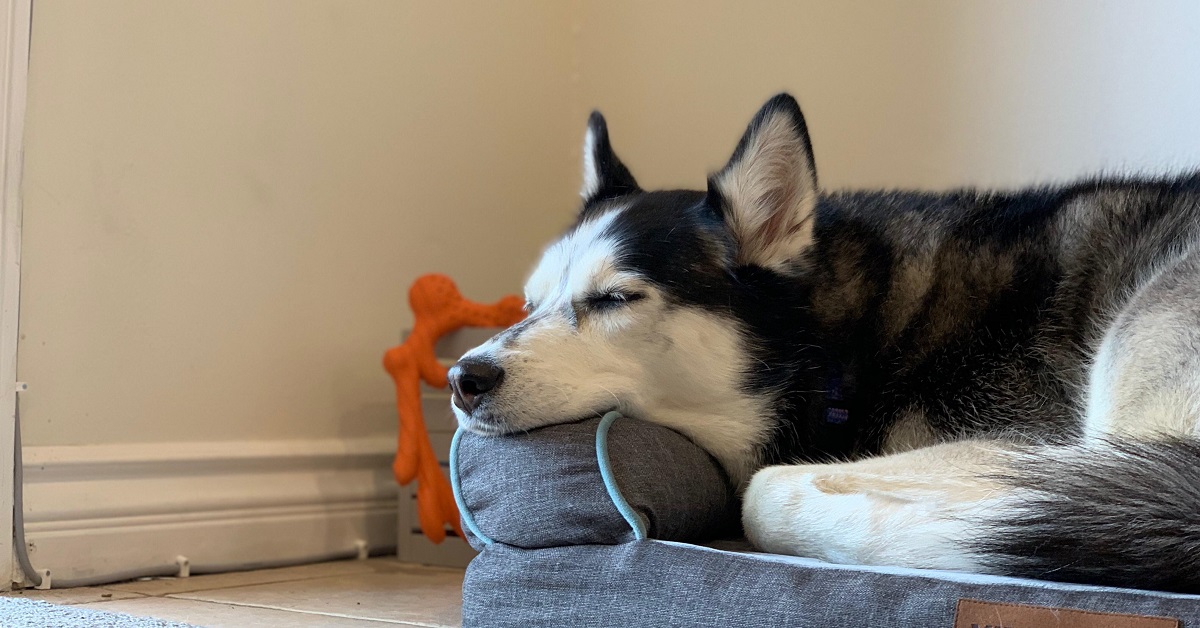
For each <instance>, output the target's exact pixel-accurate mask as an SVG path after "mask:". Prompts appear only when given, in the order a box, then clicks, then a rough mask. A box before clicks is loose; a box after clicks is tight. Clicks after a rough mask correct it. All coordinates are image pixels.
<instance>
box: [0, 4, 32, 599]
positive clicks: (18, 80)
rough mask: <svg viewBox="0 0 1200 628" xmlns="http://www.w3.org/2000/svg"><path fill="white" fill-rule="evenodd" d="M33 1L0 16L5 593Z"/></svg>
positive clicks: (0, 458)
mask: <svg viewBox="0 0 1200 628" xmlns="http://www.w3.org/2000/svg"><path fill="white" fill-rule="evenodd" d="M32 4H33V0H7V2H6V4H5V5H4V9H5V11H4V13H3V15H2V16H0V21H2V22H3V23H2V24H0V36H2V37H3V38H4V41H3V43H2V44H0V51H2V53H0V54H3V55H4V63H3V66H2V71H3V82H0V530H3V532H0V542H2V543H4V549H3V550H0V576H2V575H4V574H10V576H9V577H0V590H8V589H9V588H11V586H12V584H11V583H12V581H14V580H18V581H19V580H21V579H23V577H22V576H20V575H19V574H17V573H16V571H15V569H16V561H15V560H14V556H13V551H12V547H13V527H12V504H13V483H12V480H13V474H12V468H13V427H14V425H13V420H14V412H15V411H16V399H17V397H16V395H17V393H16V388H15V387H14V385H15V383H16V381H17V333H18V332H17V314H18V309H19V301H18V299H19V296H20V292H21V289H20V285H21V167H22V160H23V154H24V149H25V144H24V138H25V98H26V85H27V82H28V76H29V28H30V24H31V18H32Z"/></svg>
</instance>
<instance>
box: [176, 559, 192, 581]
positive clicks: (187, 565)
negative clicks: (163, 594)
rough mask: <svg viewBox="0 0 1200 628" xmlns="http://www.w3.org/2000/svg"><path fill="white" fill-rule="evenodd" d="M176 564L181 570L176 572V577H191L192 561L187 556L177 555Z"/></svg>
mask: <svg viewBox="0 0 1200 628" xmlns="http://www.w3.org/2000/svg"><path fill="white" fill-rule="evenodd" d="M175 566H177V567H179V572H178V573H176V574H175V577H176V578H190V577H191V575H192V562H191V561H190V560H188V557H187V556H176V557H175Z"/></svg>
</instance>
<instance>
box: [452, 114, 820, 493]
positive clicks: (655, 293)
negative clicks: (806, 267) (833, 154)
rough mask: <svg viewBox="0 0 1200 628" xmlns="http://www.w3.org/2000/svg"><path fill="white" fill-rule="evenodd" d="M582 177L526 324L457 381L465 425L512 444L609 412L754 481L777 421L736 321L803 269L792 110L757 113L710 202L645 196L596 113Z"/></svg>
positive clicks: (807, 211) (803, 171)
mask: <svg viewBox="0 0 1200 628" xmlns="http://www.w3.org/2000/svg"><path fill="white" fill-rule="evenodd" d="M583 175H584V176H583V179H584V181H583V188H582V191H581V196H582V197H583V205H582V210H581V211H580V213H579V216H578V218H577V220H576V221H575V224H574V225H573V226H572V227H571V228H570V229H569V230H568V231H567V232H566V233H565V234H564V235H563V236H562V237H561V238H559V239H558V240H557V241H556V242H554V243H553V244H551V245H550V247H549V248H548V249H547V250H546V252H545V254H544V255H543V256H542V259H541V261H540V262H539V263H538V265H537V267H536V268H535V269H534V271H533V274H532V275H531V276H530V278H529V281H528V283H527V284H526V286H525V297H526V299H527V301H528V306H527V308H528V311H529V317H528V318H527V319H526V320H525V321H523V322H521V323H519V324H517V325H514V326H513V327H511V328H509V329H507V330H505V331H504V332H502V333H500V334H498V335H497V336H495V337H494V338H492V339H491V340H489V341H488V342H487V343H485V344H483V345H482V346H479V347H477V348H475V349H473V350H471V351H469V352H468V353H467V354H466V355H464V356H463V357H462V359H461V360H460V361H459V362H458V364H456V365H455V366H454V367H453V368H452V369H451V372H450V380H451V387H452V390H453V402H452V403H453V406H454V412H455V414H456V416H457V417H458V420H459V422H460V423H461V424H462V426H463V427H465V428H467V429H470V430H473V431H476V432H480V433H484V434H503V433H509V432H516V431H523V430H528V429H531V428H535V427H539V426H543V425H548V424H553V423H562V422H567V421H573V420H578V419H581V418H587V417H590V416H598V415H601V414H603V413H604V412H606V411H608V410H614V409H615V410H620V411H621V412H623V413H625V414H628V415H630V416H635V417H639V418H642V419H645V420H649V421H654V422H657V423H661V424H664V425H667V426H669V427H672V428H674V429H676V430H678V431H680V432H682V433H684V434H687V435H688V436H690V437H691V438H692V439H693V440H695V441H696V442H697V443H698V444H699V445H701V446H702V447H704V448H705V449H707V450H708V451H709V452H711V453H712V454H713V455H714V456H715V457H716V458H717V459H718V460H719V461H720V462H721V463H722V464H723V465H724V466H725V467H726V469H727V470H728V471H729V472H730V474H731V476H733V477H734V479H735V481H741V480H743V479H745V478H746V477H747V474H748V473H749V471H750V470H752V469H753V467H754V466H755V465H756V464H757V462H758V458H759V450H760V449H761V447H762V445H764V444H765V442H766V441H767V440H768V439H769V437H770V434H769V433H770V431H771V429H772V426H773V418H774V412H775V411H776V410H775V409H774V408H773V405H774V403H773V401H774V399H773V396H772V395H771V394H770V392H771V382H761V381H759V380H760V379H761V378H760V377H759V375H760V374H761V373H759V372H758V371H761V368H762V367H763V366H764V365H762V364H760V360H761V358H759V357H758V355H759V353H758V351H757V348H756V347H755V344H756V343H757V342H759V341H758V339H757V338H756V336H755V335H754V334H753V333H752V330H750V329H747V324H746V323H745V317H744V316H742V315H740V313H739V310H743V309H745V308H747V307H749V308H753V307H755V304H754V303H753V300H754V299H755V298H761V296H760V295H755V294H752V292H753V291H752V290H751V289H749V288H748V287H747V285H746V284H747V281H749V280H748V279H747V278H748V277H750V278H753V276H755V275H756V274H757V275H760V276H761V275H763V274H769V275H779V276H786V275H788V274H792V273H795V272H797V271H798V267H799V265H800V259H801V257H802V255H801V254H802V253H803V251H804V250H805V249H806V248H807V246H808V244H809V243H810V241H811V239H812V222H813V220H812V217H813V210H814V206H815V204H816V202H817V198H818V196H819V191H818V188H817V180H816V172H815V170H814V168H813V159H812V149H811V147H810V145H809V139H808V132H807V129H806V128H805V124H804V118H803V116H802V115H801V113H800V108H799V106H798V105H797V104H796V101H795V100H794V99H792V98H791V97H790V96H787V95H780V96H776V97H775V98H773V99H771V100H770V101H769V102H768V103H767V104H766V105H764V106H763V108H762V109H761V110H760V111H759V112H758V114H757V115H756V116H755V118H754V120H753V121H752V122H751V124H750V127H749V128H748V129H747V130H746V133H745V135H744V136H743V137H742V139H741V142H739V143H738V145H737V149H736V150H735V151H734V154H733V157H732V159H730V161H729V164H728V165H727V166H725V168H724V169H722V170H720V171H719V172H717V173H716V174H714V175H712V176H711V177H710V179H709V185H708V188H709V189H708V190H707V191H706V192H693V191H657V192H647V191H643V190H642V189H641V188H639V187H638V184H637V182H636V181H635V180H634V178H633V176H632V175H631V174H630V172H629V170H628V169H627V168H626V167H625V165H624V164H622V163H621V160H620V159H618V158H617V155H616V153H615V152H614V151H613V148H612V145H611V143H610V140H609V135H608V129H607V127H606V125H605V121H604V118H603V117H602V116H601V115H600V114H599V113H594V114H592V116H591V118H590V120H589V121H588V128H587V134H586V138H585V142H584V173H583Z"/></svg>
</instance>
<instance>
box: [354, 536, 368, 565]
mask: <svg viewBox="0 0 1200 628" xmlns="http://www.w3.org/2000/svg"><path fill="white" fill-rule="evenodd" d="M354 549H355V550H357V551H358V556H357V558H358V560H366V559H367V558H368V557H370V555H371V554H370V552H369V551H368V548H367V542H366V541H365V540H363V539H356V540H355V541H354Z"/></svg>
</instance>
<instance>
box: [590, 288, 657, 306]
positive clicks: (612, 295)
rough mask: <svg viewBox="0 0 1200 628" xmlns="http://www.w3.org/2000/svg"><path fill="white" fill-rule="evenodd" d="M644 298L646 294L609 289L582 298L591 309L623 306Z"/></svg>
mask: <svg viewBox="0 0 1200 628" xmlns="http://www.w3.org/2000/svg"><path fill="white" fill-rule="evenodd" d="M644 298H646V295H644V294H642V293H640V292H620V291H616V290H610V291H608V292H599V293H596V294H592V295H588V297H587V298H586V299H584V303H585V304H586V305H587V307H588V309H591V310H600V311H603V310H612V309H616V308H619V307H624V306H626V305H629V304H630V303H633V302H635V301H641V300H642V299H644Z"/></svg>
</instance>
